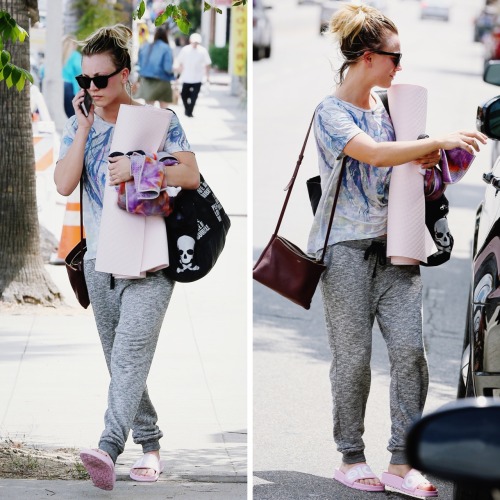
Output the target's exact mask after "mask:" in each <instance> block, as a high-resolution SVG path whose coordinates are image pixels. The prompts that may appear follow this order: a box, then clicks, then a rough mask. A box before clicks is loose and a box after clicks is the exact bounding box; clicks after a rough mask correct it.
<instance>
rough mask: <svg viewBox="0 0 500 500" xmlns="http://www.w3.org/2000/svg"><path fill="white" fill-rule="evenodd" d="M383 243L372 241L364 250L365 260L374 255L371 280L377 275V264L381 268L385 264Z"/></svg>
mask: <svg viewBox="0 0 500 500" xmlns="http://www.w3.org/2000/svg"><path fill="white" fill-rule="evenodd" d="M386 253H387V252H386V247H385V241H380V240H373V241H372V243H371V245H370V246H369V247H368V248H367V249H366V250H365V260H368V259H369V258H370V255H375V267H374V268H373V274H372V278H375V275H376V274H377V263H378V264H380V265H381V266H385V265H386V264H387V257H386Z"/></svg>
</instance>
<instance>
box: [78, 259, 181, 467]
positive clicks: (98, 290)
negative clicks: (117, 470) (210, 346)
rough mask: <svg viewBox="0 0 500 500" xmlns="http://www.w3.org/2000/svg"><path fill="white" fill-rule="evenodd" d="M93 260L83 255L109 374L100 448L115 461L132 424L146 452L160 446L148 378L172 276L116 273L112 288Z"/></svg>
mask: <svg viewBox="0 0 500 500" xmlns="http://www.w3.org/2000/svg"><path fill="white" fill-rule="evenodd" d="M94 266H95V260H89V261H85V279H86V281H87V287H88V289H89V296H90V301H91V303H92V308H93V310H94V316H95V320H96V324H97V330H98V332H99V337H100V339H101V344H102V348H103V351H104V357H105V358H106V363H107V366H108V370H109V373H110V376H111V380H110V384H109V391H108V408H107V410H106V414H105V416H104V425H105V428H104V432H103V433H102V435H101V439H100V441H99V448H100V449H101V450H104V451H106V452H108V453H109V455H110V456H111V458H112V459H113V462H116V458H117V457H118V455H120V454H121V453H122V452H123V450H124V448H125V442H126V441H127V438H128V435H129V432H130V429H132V431H133V433H132V436H133V439H134V442H135V443H136V444H141V445H142V449H143V451H144V452H147V451H154V450H159V449H160V444H159V439H160V438H161V437H162V436H163V434H162V432H161V430H160V429H159V428H158V426H157V425H156V422H157V419H158V418H157V415H156V411H155V409H154V406H153V404H152V403H151V400H150V399H149V395H148V391H147V387H146V380H147V378H148V373H149V369H150V367H151V362H152V361H153V355H154V352H155V349H156V344H157V341H158V335H159V333H160V329H161V325H162V323H163V318H164V316H165V312H166V310H167V306H168V303H169V301H170V297H171V296H172V291H173V287H174V282H173V281H172V280H170V279H169V278H167V277H166V276H165V275H164V273H162V272H161V271H159V272H156V273H148V275H147V277H146V278H144V279H136V280H129V279H116V280H115V285H114V289H110V275H109V274H106V273H100V272H97V271H95V269H94Z"/></svg>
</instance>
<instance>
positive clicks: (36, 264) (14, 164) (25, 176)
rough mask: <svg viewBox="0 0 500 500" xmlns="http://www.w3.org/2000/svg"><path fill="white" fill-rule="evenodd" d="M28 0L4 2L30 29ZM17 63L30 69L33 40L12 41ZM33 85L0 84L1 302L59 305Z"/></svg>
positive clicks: (2, 7) (1, 1)
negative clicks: (41, 212) (42, 231)
mask: <svg viewBox="0 0 500 500" xmlns="http://www.w3.org/2000/svg"><path fill="white" fill-rule="evenodd" d="M32 3H33V2H28V1H27V0H0V10H5V11H7V12H8V13H9V14H10V15H11V16H12V17H13V18H14V19H16V21H17V23H18V24H19V25H20V26H22V27H23V28H24V29H25V30H27V31H28V27H29V25H28V7H29V6H30V5H29V4H32ZM5 48H6V50H9V51H10V53H11V56H12V61H13V62H14V63H15V64H17V65H18V66H20V67H23V68H26V69H29V67H30V59H29V39H28V38H27V39H26V41H25V42H24V43H15V44H12V43H6V47H5ZM29 85H30V84H29V83H27V84H26V86H25V88H24V90H23V91H22V92H18V91H17V90H16V89H15V88H14V87H12V88H11V89H8V88H7V85H6V84H5V82H0V145H1V146H0V300H1V301H3V302H16V303H31V304H43V305H54V304H56V303H59V302H60V299H61V296H60V294H59V291H58V290H57V288H56V286H55V285H54V283H53V282H52V280H51V279H50V276H49V275H48V273H47V271H46V270H45V268H44V264H43V260H42V257H41V252H40V241H39V227H38V213H37V205H36V177H35V157H34V151H33V134H32V125H31V111H30V93H29Z"/></svg>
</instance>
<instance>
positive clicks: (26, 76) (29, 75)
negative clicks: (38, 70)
mask: <svg viewBox="0 0 500 500" xmlns="http://www.w3.org/2000/svg"><path fill="white" fill-rule="evenodd" d="M21 71H22V72H23V75H24V78H25V79H26V80H28V81H29V82H30V83H35V80H33V75H32V74H31V73H30V72H29V71H26V70H25V69H23V68H21Z"/></svg>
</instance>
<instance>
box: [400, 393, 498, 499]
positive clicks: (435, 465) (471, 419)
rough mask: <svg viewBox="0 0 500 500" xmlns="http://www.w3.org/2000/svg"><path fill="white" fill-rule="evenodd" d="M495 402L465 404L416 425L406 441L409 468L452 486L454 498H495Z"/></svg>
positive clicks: (453, 405) (445, 408)
mask: <svg viewBox="0 0 500 500" xmlns="http://www.w3.org/2000/svg"><path fill="white" fill-rule="evenodd" d="M499 421H500V402H499V401H498V400H496V399H494V398H485V397H479V398H474V399H472V398H468V399H465V400H461V401H455V402H453V403H449V404H447V405H445V406H443V407H442V408H440V409H439V410H437V411H435V412H434V413H431V414H430V415H427V416H425V417H424V418H422V419H421V420H419V421H418V422H416V423H415V424H414V425H413V427H412V428H411V429H410V431H409V433H408V435H407V453H408V459H409V462H410V464H411V465H412V466H413V467H415V468H416V469H418V470H421V471H422V472H429V473H432V474H434V475H436V476H438V477H441V478H443V479H448V480H451V481H454V482H455V483H456V484H457V487H456V488H455V494H454V498H455V499H457V498H460V499H461V500H477V499H481V500H483V499H484V500H486V499H488V500H498V498H500V467H499V466H498V464H499V462H500V426H499V425H498V422H499Z"/></svg>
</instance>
